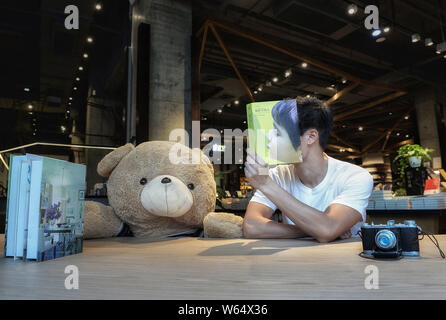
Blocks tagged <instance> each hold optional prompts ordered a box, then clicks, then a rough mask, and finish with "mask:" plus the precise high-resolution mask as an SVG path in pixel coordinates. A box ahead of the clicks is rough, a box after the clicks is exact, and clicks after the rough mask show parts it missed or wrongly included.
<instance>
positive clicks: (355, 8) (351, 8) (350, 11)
mask: <svg viewBox="0 0 446 320" xmlns="http://www.w3.org/2000/svg"><path fill="white" fill-rule="evenodd" d="M357 12H358V6H357V5H356V4H354V3H352V4H351V5H349V6H348V7H347V13H348V14H349V15H351V16H352V15H355V14H356V13H357Z"/></svg>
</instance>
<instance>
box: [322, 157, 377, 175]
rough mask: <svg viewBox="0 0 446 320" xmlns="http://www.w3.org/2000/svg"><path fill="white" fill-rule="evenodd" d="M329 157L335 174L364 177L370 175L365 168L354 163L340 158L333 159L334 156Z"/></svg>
mask: <svg viewBox="0 0 446 320" xmlns="http://www.w3.org/2000/svg"><path fill="white" fill-rule="evenodd" d="M331 159H332V161H333V163H334V168H335V169H334V172H335V173H336V174H337V175H340V176H344V177H345V178H348V177H352V176H359V177H363V178H364V179H369V177H370V178H371V177H372V176H371V175H370V173H369V172H368V171H367V170H366V169H364V168H362V167H360V166H358V165H356V164H354V163H350V162H347V161H342V160H339V159H335V158H331Z"/></svg>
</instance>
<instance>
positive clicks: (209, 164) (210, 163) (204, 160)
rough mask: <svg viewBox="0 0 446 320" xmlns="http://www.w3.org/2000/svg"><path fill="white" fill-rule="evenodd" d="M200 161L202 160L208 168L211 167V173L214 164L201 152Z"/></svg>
mask: <svg viewBox="0 0 446 320" xmlns="http://www.w3.org/2000/svg"><path fill="white" fill-rule="evenodd" d="M201 161H203V163H204V164H206V165H207V166H208V167H209V169H211V172H212V174H214V166H213V165H212V162H211V160H209V158H208V156H207V155H205V154H204V153H203V152H202V153H201Z"/></svg>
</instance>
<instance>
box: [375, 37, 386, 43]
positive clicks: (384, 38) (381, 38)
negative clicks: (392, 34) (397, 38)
mask: <svg viewBox="0 0 446 320" xmlns="http://www.w3.org/2000/svg"><path fill="white" fill-rule="evenodd" d="M386 39H387V38H386V37H380V38H378V39H376V42H378V43H381V42H384V41H386Z"/></svg>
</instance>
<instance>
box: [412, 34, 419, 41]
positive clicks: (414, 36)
mask: <svg viewBox="0 0 446 320" xmlns="http://www.w3.org/2000/svg"><path fill="white" fill-rule="evenodd" d="M420 40H421V36H420V34H419V33H414V34H413V35H412V43H415V42H418V41H420Z"/></svg>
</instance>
